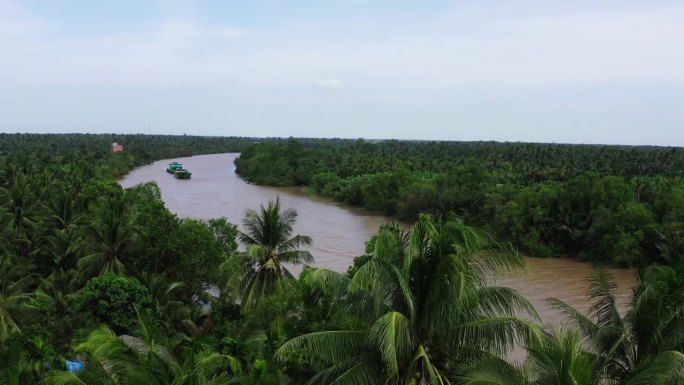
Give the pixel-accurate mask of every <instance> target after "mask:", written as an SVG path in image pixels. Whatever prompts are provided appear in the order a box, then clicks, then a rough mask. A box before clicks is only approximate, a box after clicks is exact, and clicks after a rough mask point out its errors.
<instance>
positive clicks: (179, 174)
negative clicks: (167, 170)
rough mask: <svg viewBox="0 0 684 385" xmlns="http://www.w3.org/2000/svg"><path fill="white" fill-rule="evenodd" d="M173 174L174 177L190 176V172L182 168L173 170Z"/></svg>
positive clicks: (184, 177)
mask: <svg viewBox="0 0 684 385" xmlns="http://www.w3.org/2000/svg"><path fill="white" fill-rule="evenodd" d="M173 176H174V177H175V178H176V179H190V177H192V173H191V172H190V171H188V170H186V169H184V168H179V169H176V170H175V171H174V172H173Z"/></svg>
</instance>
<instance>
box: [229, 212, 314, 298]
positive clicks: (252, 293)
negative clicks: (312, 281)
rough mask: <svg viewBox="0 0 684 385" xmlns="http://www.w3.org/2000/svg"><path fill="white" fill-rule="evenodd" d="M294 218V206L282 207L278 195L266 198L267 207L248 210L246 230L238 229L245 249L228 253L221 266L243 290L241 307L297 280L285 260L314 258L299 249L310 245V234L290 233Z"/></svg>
mask: <svg viewBox="0 0 684 385" xmlns="http://www.w3.org/2000/svg"><path fill="white" fill-rule="evenodd" d="M296 219H297V212H296V211H295V210H294V209H285V210H281V207H280V199H276V201H275V202H273V201H271V202H269V203H268V206H267V207H264V206H263V205H261V209H260V210H259V211H258V212H257V211H254V210H248V211H247V214H246V215H245V219H244V220H243V222H242V223H243V226H244V228H245V231H240V232H239V233H238V237H239V239H240V241H241V242H242V243H243V244H244V245H245V246H246V247H247V251H246V252H245V253H241V254H239V255H236V256H233V257H231V258H230V259H228V261H226V262H224V264H223V265H222V266H221V270H222V271H224V272H225V273H226V274H227V277H228V282H229V285H235V286H238V287H239V289H240V291H241V292H242V297H241V304H242V308H243V310H244V309H247V308H251V307H253V306H255V305H256V303H257V302H258V301H259V299H260V298H262V297H265V296H270V295H273V294H276V293H279V292H281V291H282V290H284V289H285V288H286V287H288V286H291V285H292V284H293V283H294V282H295V281H296V280H295V278H294V277H293V276H292V274H291V273H290V271H289V270H288V269H287V267H285V264H291V265H299V264H303V263H312V262H313V261H314V259H313V256H311V253H309V252H308V251H303V250H300V249H299V248H300V247H302V246H310V245H311V238H310V237H308V236H305V235H299V234H298V235H295V236H292V225H294V223H295V220H296Z"/></svg>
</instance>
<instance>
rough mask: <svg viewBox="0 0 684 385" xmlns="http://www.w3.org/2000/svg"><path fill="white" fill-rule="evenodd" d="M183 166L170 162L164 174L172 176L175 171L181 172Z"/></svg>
mask: <svg viewBox="0 0 684 385" xmlns="http://www.w3.org/2000/svg"><path fill="white" fill-rule="evenodd" d="M182 169H183V165H182V164H180V163H178V162H171V163H169V167H167V168H166V172H168V173H169V174H174V173H175V172H176V170H182Z"/></svg>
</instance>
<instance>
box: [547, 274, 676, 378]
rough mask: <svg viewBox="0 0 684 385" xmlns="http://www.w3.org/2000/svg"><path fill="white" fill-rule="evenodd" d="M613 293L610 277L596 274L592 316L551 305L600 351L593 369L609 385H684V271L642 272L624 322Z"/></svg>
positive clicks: (554, 302) (555, 303) (554, 301)
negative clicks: (613, 384)
mask: <svg viewBox="0 0 684 385" xmlns="http://www.w3.org/2000/svg"><path fill="white" fill-rule="evenodd" d="M615 287H616V285H615V283H614V282H613V281H612V278H611V276H610V274H609V273H608V272H606V271H605V270H604V269H601V268H597V270H596V271H595V273H594V275H593V276H592V277H591V288H590V290H589V293H588V298H589V300H591V301H593V304H592V306H591V308H590V314H589V316H585V315H584V314H582V312H580V311H578V310H576V309H574V308H573V307H572V306H570V305H568V304H567V303H565V302H563V301H560V300H558V299H551V303H552V305H553V306H554V307H556V308H557V309H560V310H561V312H562V313H563V314H564V315H565V316H566V317H567V318H568V319H569V320H570V321H572V322H573V323H574V324H575V325H576V326H577V328H578V329H579V330H580V331H581V332H582V335H583V336H584V338H585V339H586V340H588V341H590V342H591V344H592V345H593V347H594V349H596V351H597V352H598V355H599V356H598V358H597V362H596V364H595V365H596V367H597V369H598V370H600V371H602V372H603V375H604V377H605V378H606V381H607V382H608V383H620V384H629V385H635V384H664V385H665V384H667V385H669V384H681V383H684V353H683V351H684V267H680V268H679V270H675V269H673V268H671V267H666V266H658V265H652V266H649V267H648V268H646V269H645V270H644V271H642V272H641V273H640V274H639V286H638V287H637V289H636V290H635V291H634V295H633V297H632V299H631V302H630V309H629V311H628V312H627V314H626V315H625V316H624V317H623V316H621V315H620V313H619V311H618V307H617V301H616V298H615V295H614V290H615Z"/></svg>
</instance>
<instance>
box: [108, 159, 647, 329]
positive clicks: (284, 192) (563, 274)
mask: <svg viewBox="0 0 684 385" xmlns="http://www.w3.org/2000/svg"><path fill="white" fill-rule="evenodd" d="M238 155H239V154H235V153H232V154H216V155H201V156H193V157H189V158H175V159H166V160H162V161H158V162H154V163H152V164H150V165H147V166H143V167H140V168H138V169H135V170H133V171H132V172H131V173H130V174H128V175H127V176H126V177H124V178H123V179H122V180H121V185H122V186H124V187H132V186H134V185H137V184H139V183H144V182H149V181H155V182H156V183H157V184H158V185H159V187H160V189H161V192H162V198H163V199H164V202H165V203H166V206H167V207H168V208H169V209H170V210H171V211H172V212H174V213H176V214H177V215H178V216H179V217H182V218H185V217H187V218H198V219H209V218H216V217H227V218H228V219H229V220H230V221H231V222H232V223H235V224H238V225H240V223H241V221H242V218H243V217H244V214H245V211H246V210H247V209H258V208H259V205H261V204H267V203H268V201H269V200H274V199H275V198H276V197H280V200H281V203H282V205H283V207H289V208H294V209H296V210H297V212H298V214H299V216H298V218H297V223H296V225H295V228H294V230H295V233H296V234H297V233H298V234H305V235H309V236H311V237H312V238H313V245H312V246H311V247H310V249H309V250H310V251H311V253H312V254H313V256H314V257H315V259H316V263H315V264H314V265H315V266H321V267H327V268H330V269H333V270H336V271H340V272H343V271H345V270H346V269H347V268H348V267H349V266H350V265H351V264H352V262H353V259H354V257H355V256H358V255H361V254H362V253H363V251H364V243H365V242H366V241H367V240H368V239H369V238H370V237H371V236H372V235H373V234H374V233H376V232H377V230H378V227H379V226H380V225H381V224H383V223H386V222H389V221H392V219H390V218H388V217H383V216H379V215H370V214H367V213H363V212H361V211H359V210H356V209H354V208H351V207H349V206H346V205H343V204H339V203H334V202H331V201H329V200H327V199H324V198H320V197H316V196H311V195H309V194H306V193H304V192H302V191H301V190H297V189H285V188H274V187H264V186H257V185H253V184H249V183H246V182H245V181H243V180H242V179H241V178H240V177H239V176H238V175H236V174H235V166H234V165H233V160H235V158H236V157H237V156H238ZM172 161H178V162H181V163H183V166H184V167H185V168H187V169H188V170H190V171H191V172H192V179H190V180H178V179H175V178H174V177H173V176H172V175H170V174H168V173H167V172H166V171H165V170H166V167H167V166H168V164H169V163H170V162H172ZM526 260H527V262H526V267H525V269H521V270H516V271H513V272H511V273H509V274H507V275H506V276H505V277H504V278H502V279H500V280H499V281H498V282H497V283H498V284H500V285H504V286H508V287H511V288H514V289H516V290H518V291H520V292H521V293H522V294H523V295H525V296H526V297H527V298H528V299H529V300H530V301H531V302H532V304H533V305H534V306H535V307H536V309H537V311H538V312H539V314H540V316H541V318H542V320H544V321H545V322H554V321H556V320H558V319H559V315H558V313H557V312H556V311H555V310H553V309H552V308H551V307H549V306H548V304H547V301H546V300H547V298H549V297H556V298H559V299H561V300H563V301H566V302H567V303H569V304H571V305H573V306H575V307H576V308H578V309H582V310H586V309H587V308H588V306H589V304H588V302H587V300H586V296H585V295H586V291H587V289H588V282H587V278H588V277H589V276H590V274H591V271H592V269H591V266H590V265H589V264H586V263H582V262H577V261H574V260H569V259H564V258H531V257H528V258H526ZM610 272H611V273H612V274H613V276H614V278H615V282H616V283H617V297H618V299H619V301H620V308H621V310H622V311H624V309H625V308H626V301H627V300H628V298H629V296H630V295H631V292H632V288H633V287H634V286H635V284H636V279H635V273H634V271H633V270H628V269H611V270H610Z"/></svg>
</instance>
